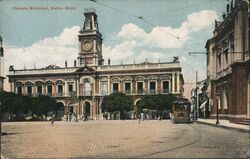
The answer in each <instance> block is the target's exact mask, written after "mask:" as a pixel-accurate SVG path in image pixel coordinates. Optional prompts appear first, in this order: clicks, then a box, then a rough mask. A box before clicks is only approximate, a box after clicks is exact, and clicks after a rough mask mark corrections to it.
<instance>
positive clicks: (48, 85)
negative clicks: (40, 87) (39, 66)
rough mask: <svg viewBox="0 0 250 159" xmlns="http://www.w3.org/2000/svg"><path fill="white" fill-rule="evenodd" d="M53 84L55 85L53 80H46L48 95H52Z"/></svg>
mask: <svg viewBox="0 0 250 159" xmlns="http://www.w3.org/2000/svg"><path fill="white" fill-rule="evenodd" d="M52 86H53V82H51V81H47V82H46V95H47V96H52V92H53V91H52Z"/></svg>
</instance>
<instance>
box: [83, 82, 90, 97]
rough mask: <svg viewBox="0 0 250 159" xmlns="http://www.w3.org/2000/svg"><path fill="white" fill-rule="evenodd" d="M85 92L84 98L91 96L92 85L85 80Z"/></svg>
mask: <svg viewBox="0 0 250 159" xmlns="http://www.w3.org/2000/svg"><path fill="white" fill-rule="evenodd" d="M83 92H84V96H91V85H90V82H89V81H88V80H84V82H83Z"/></svg>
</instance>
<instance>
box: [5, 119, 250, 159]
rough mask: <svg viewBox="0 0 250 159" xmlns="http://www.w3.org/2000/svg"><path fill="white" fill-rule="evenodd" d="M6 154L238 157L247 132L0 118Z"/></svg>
mask: <svg viewBox="0 0 250 159" xmlns="http://www.w3.org/2000/svg"><path fill="white" fill-rule="evenodd" d="M3 132H6V133H7V135H4V136H2V154H3V156H4V157H6V158H180V157H185V158H196V157H197V158H203V157H206V158H208V157H209V158H211V157H212V158H215V157H216V158H218V157H227V158H229V157H230V158H240V157H244V158H246V157H247V156H248V157H249V156H250V151H249V134H248V133H244V132H239V131H236V130H227V129H222V128H216V127H212V126H207V125H203V124H198V123H194V124H172V123H171V122H170V121H169V120H162V121H157V120H149V121H143V122H141V123H140V124H138V121H136V120H125V121H120V120H119V121H118V120H99V121H88V122H83V121H80V122H78V123H75V122H55V125H54V126H51V123H49V122H18V123H17V122H9V123H3Z"/></svg>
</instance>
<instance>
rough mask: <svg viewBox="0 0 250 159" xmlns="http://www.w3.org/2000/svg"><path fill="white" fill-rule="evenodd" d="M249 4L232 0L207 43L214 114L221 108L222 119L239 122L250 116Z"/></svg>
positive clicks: (208, 73)
mask: <svg viewBox="0 0 250 159" xmlns="http://www.w3.org/2000/svg"><path fill="white" fill-rule="evenodd" d="M249 5H250V4H249V1H247V0H235V1H231V2H230V3H229V4H228V5H227V8H226V10H227V12H226V13H224V14H223V15H222V17H223V21H221V22H219V21H215V29H214V36H213V38H211V39H209V40H208V41H207V44H206V49H207V80H208V81H209V85H208V88H207V91H208V94H209V98H210V104H211V117H215V116H216V113H217V109H218V113H219V118H220V119H228V120H229V121H230V122H237V123H239V122H241V121H243V120H246V119H250V74H249V71H250V69H249V68H250V54H249V48H250V7H249Z"/></svg>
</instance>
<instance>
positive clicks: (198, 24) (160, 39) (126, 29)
mask: <svg viewBox="0 0 250 159" xmlns="http://www.w3.org/2000/svg"><path fill="white" fill-rule="evenodd" d="M216 18H217V14H216V12H215V11H212V10H203V11H201V12H195V13H192V14H190V15H188V16H187V20H186V21H184V22H183V23H182V24H181V25H180V27H179V28H173V27H169V26H168V27H161V26H155V27H154V28H153V29H152V30H151V32H149V33H146V32H145V31H144V30H143V29H142V28H140V27H138V26H136V25H135V24H132V23H128V24H125V25H123V27H122V29H121V31H120V32H118V33H117V37H118V38H123V39H125V40H131V39H133V40H137V41H138V42H140V43H142V44H143V45H145V46H149V47H159V48H181V47H182V46H183V45H184V44H185V43H186V42H187V41H188V40H190V39H191V35H192V33H194V32H198V31H200V30H202V29H205V28H207V27H209V26H210V25H211V24H213V22H214V20H215V19H216ZM177 37H179V38H180V39H178V38H177Z"/></svg>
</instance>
